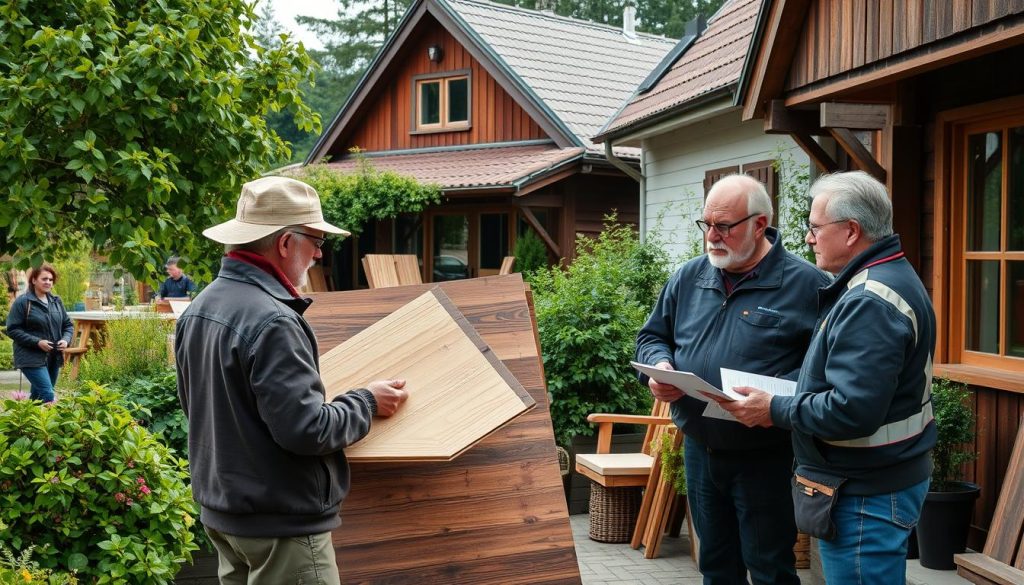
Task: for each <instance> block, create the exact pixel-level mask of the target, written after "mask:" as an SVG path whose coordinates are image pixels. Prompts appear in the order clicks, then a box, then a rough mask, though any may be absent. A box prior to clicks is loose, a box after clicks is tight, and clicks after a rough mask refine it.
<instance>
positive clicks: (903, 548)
mask: <svg viewBox="0 0 1024 585" xmlns="http://www.w3.org/2000/svg"><path fill="white" fill-rule="evenodd" d="M928 483H929V482H928V480H925V481H922V482H921V483H919V484H917V485H914V486H911V487H909V488H906V489H903V490H900V491H896V492H890V493H885V494H879V495H876V496H843V495H842V491H840V495H839V501H837V502H836V504H835V507H834V508H833V510H832V519H833V521H834V522H835V523H836V528H837V530H838V535H837V536H836V538H835V539H834V540H832V541H824V540H822V541H820V542H819V543H818V549H819V551H820V552H821V565H822V570H823V571H824V573H825V582H826V583H828V584H829V585H844V584H847V583H848V584H850V585H870V584H874V583H877V584H879V585H898V584H900V583H906V578H907V537H909V536H910V530H911V529H912V528H913V527H914V526H915V525H917V519H918V518H919V517H920V516H921V506H923V505H924V497H925V495H926V494H927V493H928Z"/></svg>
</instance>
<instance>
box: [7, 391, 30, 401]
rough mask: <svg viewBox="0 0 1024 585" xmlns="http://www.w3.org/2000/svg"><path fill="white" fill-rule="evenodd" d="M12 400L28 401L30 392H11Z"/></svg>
mask: <svg viewBox="0 0 1024 585" xmlns="http://www.w3.org/2000/svg"><path fill="white" fill-rule="evenodd" d="M11 400H28V392H22V391H20V390H15V391H14V392H11Z"/></svg>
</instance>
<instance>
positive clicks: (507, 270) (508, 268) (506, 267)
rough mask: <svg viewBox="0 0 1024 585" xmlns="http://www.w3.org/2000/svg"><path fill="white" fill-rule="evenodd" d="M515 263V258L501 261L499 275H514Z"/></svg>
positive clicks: (505, 258) (511, 257)
mask: <svg viewBox="0 0 1024 585" xmlns="http://www.w3.org/2000/svg"><path fill="white" fill-rule="evenodd" d="M515 263H516V257H515V256H505V257H504V258H503V259H502V260H501V268H499V269H498V274H512V265H513V264H515Z"/></svg>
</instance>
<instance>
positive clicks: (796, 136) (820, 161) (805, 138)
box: [790, 132, 839, 173]
mask: <svg viewBox="0 0 1024 585" xmlns="http://www.w3.org/2000/svg"><path fill="white" fill-rule="evenodd" d="M790 137H791V138H792V139H793V142H796V143H797V145H798V146H799V147H800V148H802V149H803V151H804V152H806V153H807V156H809V157H810V158H811V160H812V161H814V164H815V165H816V166H817V167H818V168H819V169H821V170H823V171H825V172H826V173H834V172H836V171H838V170H839V164H838V163H837V162H836V161H835V160H833V158H832V157H831V156H830V155H829V153H827V152H825V149H824V148H822V147H821V145H820V144H818V142H817V141H816V140H814V138H812V137H811V135H810V134H802V133H799V132H796V133H793V134H790Z"/></svg>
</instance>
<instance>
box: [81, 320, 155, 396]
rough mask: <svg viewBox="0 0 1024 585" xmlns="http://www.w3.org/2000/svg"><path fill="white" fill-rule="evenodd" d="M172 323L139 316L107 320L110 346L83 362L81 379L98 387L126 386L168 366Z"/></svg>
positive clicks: (87, 356) (92, 352)
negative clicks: (102, 385) (101, 385)
mask: <svg viewBox="0 0 1024 585" xmlns="http://www.w3.org/2000/svg"><path fill="white" fill-rule="evenodd" d="M171 330H172V324H171V322H170V321H168V320H165V319H161V318H159V317H157V316H156V315H155V314H149V313H139V314H138V315H137V316H134V317H132V318H130V319H117V320H111V321H107V331H106V335H107V345H106V346H105V347H103V348H101V349H100V350H99V351H90V352H89V353H87V354H86V355H85V357H84V358H83V359H82V366H81V372H80V374H79V379H81V380H91V381H93V382H96V383H98V384H110V383H114V384H124V383H126V382H127V381H129V380H132V379H135V378H136V377H139V376H147V375H149V374H153V373H156V372H159V371H162V370H163V369H164V368H166V367H167V335H168V334H169V333H170V332H171Z"/></svg>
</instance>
